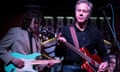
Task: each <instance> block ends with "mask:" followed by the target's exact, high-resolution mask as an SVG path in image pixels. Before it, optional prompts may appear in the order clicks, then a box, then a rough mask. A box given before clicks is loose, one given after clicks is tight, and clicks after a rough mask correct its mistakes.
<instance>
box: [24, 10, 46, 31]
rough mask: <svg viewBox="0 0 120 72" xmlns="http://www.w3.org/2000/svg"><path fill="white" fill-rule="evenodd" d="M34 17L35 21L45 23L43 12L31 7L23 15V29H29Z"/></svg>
mask: <svg viewBox="0 0 120 72" xmlns="http://www.w3.org/2000/svg"><path fill="white" fill-rule="evenodd" d="M32 18H35V23H37V24H39V25H41V26H42V25H44V24H45V21H44V17H43V15H42V13H41V12H40V11H39V10H35V9H30V10H27V11H26V12H25V13H24V15H23V21H22V29H24V30H27V29H28V27H29V25H30V23H31V21H32Z"/></svg>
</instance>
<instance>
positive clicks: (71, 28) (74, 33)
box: [70, 26, 80, 49]
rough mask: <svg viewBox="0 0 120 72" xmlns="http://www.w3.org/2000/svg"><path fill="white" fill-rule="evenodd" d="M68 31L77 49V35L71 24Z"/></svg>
mask: <svg viewBox="0 0 120 72" xmlns="http://www.w3.org/2000/svg"><path fill="white" fill-rule="evenodd" d="M70 32H71V36H72V39H73V42H74V45H75V47H76V48H78V49H79V47H80V46H79V43H78V39H77V35H76V32H75V29H74V27H73V26H70Z"/></svg>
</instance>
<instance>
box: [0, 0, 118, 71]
mask: <svg viewBox="0 0 120 72" xmlns="http://www.w3.org/2000/svg"><path fill="white" fill-rule="evenodd" d="M89 1H91V2H92V3H93V4H94V10H93V14H92V17H91V22H92V23H93V24H94V25H95V26H97V27H98V28H99V29H100V30H101V32H102V34H103V36H104V43H105V46H106V48H107V49H108V53H115V54H116V55H118V62H117V64H118V69H119V67H120V66H119V64H120V58H119V57H120V56H119V55H120V47H119V46H120V29H119V28H120V2H119V0H89ZM75 2H76V0H4V1H3V0H1V1H0V3H1V6H0V7H1V10H0V11H1V12H0V14H1V22H2V23H1V24H0V39H1V38H2V37H3V36H4V35H5V34H6V32H7V31H8V29H9V28H11V27H13V26H19V24H20V19H21V16H22V15H21V12H22V11H24V10H27V9H31V8H33V9H38V10H40V11H41V12H42V13H43V15H44V18H45V22H46V24H47V28H48V29H49V31H50V32H51V34H56V33H57V32H58V31H59V29H60V28H61V27H62V26H64V25H68V24H72V23H73V22H74V4H75ZM53 37H54V36H53ZM50 38H52V37H50ZM118 71H120V70H118Z"/></svg>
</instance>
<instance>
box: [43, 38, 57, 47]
mask: <svg viewBox="0 0 120 72" xmlns="http://www.w3.org/2000/svg"><path fill="white" fill-rule="evenodd" d="M56 42H57V41H56V38H51V39H48V40H47V41H44V42H42V46H43V47H50V46H53V45H55V44H56Z"/></svg>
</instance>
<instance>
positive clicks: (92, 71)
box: [80, 48, 101, 72]
mask: <svg viewBox="0 0 120 72" xmlns="http://www.w3.org/2000/svg"><path fill="white" fill-rule="evenodd" d="M80 51H81V52H83V53H84V54H85V55H86V56H88V57H90V58H91V59H92V64H89V63H88V62H87V61H86V60H84V63H83V64H82V65H81V67H82V68H83V69H86V70H87V71H88V72H95V71H96V70H95V67H94V66H95V62H94V61H96V62H97V63H98V64H100V63H101V58H100V57H99V56H98V55H96V54H94V55H91V54H90V53H89V51H88V50H87V49H86V48H80Z"/></svg>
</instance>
